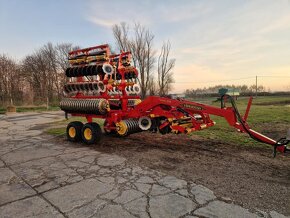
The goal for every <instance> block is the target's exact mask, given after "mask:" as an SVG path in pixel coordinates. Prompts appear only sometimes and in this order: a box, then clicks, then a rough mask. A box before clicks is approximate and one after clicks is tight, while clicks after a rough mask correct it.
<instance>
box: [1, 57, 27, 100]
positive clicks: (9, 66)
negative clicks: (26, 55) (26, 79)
mask: <svg viewBox="0 0 290 218" xmlns="http://www.w3.org/2000/svg"><path fill="white" fill-rule="evenodd" d="M22 84H23V81H22V77H21V75H20V70H19V65H18V63H17V62H16V61H15V60H13V59H12V58H10V57H8V56H7V55H4V54H3V55H0V101H1V105H7V104H14V103H19V102H20V101H21V100H22V94H23V90H22V88H23V86H22Z"/></svg>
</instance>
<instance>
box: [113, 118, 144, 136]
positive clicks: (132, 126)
mask: <svg viewBox="0 0 290 218" xmlns="http://www.w3.org/2000/svg"><path fill="white" fill-rule="evenodd" d="M116 127H117V133H118V134H119V135H120V136H125V135H129V134H132V133H136V132H140V131H142V130H141V129H140V127H139V124H138V119H127V120H121V121H120V122H118V123H116Z"/></svg>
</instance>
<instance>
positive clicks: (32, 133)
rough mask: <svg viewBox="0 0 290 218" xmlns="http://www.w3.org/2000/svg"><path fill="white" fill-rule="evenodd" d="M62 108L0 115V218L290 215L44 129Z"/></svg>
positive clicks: (153, 217)
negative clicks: (249, 205)
mask: <svg viewBox="0 0 290 218" xmlns="http://www.w3.org/2000/svg"><path fill="white" fill-rule="evenodd" d="M61 119H63V114H62V113H61V112H45V113H23V114H13V115H9V116H2V117H0V217H141V218H147V217H152V218H155V217H184V218H185V217H186V218H189V217H223V218H225V217H270V218H276V217H277V218H278V217H279V218H280V217H281V218H282V217H285V216H284V215H282V214H279V213H277V212H276V211H271V212H269V213H266V212H263V211H261V210H259V209H257V210H255V211H253V210H251V211H249V210H248V209H246V208H243V207H241V206H239V205H235V204H233V203H231V202H230V201H229V200H228V199H226V198H217V197H216V196H215V194H214V191H212V190H209V189H208V188H206V187H204V186H202V185H198V184H195V183H193V182H191V181H185V180H182V179H179V178H176V177H174V176H171V175H165V174H163V173H160V172H158V171H154V170H151V169H148V168H145V167H142V166H135V165H131V164H129V163H128V162H127V160H126V159H125V158H123V157H120V156H117V155H114V154H105V153H101V152H99V151H96V150H94V149H92V148H91V147H87V146H84V145H83V144H81V143H78V144H75V143H70V142H65V143H63V144H56V143H54V142H53V140H52V139H53V136H47V135H43V134H42V130H41V129H40V128H39V126H38V125H43V124H46V123H48V122H53V121H56V120H61Z"/></svg>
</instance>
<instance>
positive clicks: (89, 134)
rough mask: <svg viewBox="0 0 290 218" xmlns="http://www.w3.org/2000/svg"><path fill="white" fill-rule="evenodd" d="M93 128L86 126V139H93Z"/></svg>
mask: <svg viewBox="0 0 290 218" xmlns="http://www.w3.org/2000/svg"><path fill="white" fill-rule="evenodd" d="M92 135H93V134H92V130H91V129H89V128H86V129H85V131H84V137H85V139H86V140H91V139H92Z"/></svg>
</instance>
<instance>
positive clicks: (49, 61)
mask: <svg viewBox="0 0 290 218" xmlns="http://www.w3.org/2000/svg"><path fill="white" fill-rule="evenodd" d="M72 49H75V48H74V47H73V46H72V44H68V43H63V44H58V45H56V46H54V45H53V44H52V43H47V44H46V45H44V46H42V47H41V48H39V49H38V50H36V51H35V52H34V53H33V54H31V55H28V56H26V57H25V58H24V60H23V61H22V73H23V75H24V76H25V79H26V81H27V82H28V83H29V84H30V86H31V89H32V92H33V94H34V100H36V101H38V102H40V103H44V102H46V103H47V105H48V103H49V102H53V101H59V100H60V98H61V96H62V87H63V85H64V84H65V83H66V81H67V78H66V76H65V70H66V68H67V67H68V66H69V63H68V52H70V51H71V50H72Z"/></svg>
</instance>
